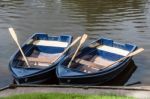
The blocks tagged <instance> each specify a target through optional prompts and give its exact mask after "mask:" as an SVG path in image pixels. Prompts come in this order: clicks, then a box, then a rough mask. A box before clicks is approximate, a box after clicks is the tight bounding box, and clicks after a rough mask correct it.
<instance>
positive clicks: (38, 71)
mask: <svg viewBox="0 0 150 99" xmlns="http://www.w3.org/2000/svg"><path fill="white" fill-rule="evenodd" d="M71 41H72V36H70V35H61V36H49V35H47V34H45V33H35V34H34V35H32V36H31V37H30V38H29V39H28V40H27V41H26V42H25V43H24V44H23V45H22V50H23V52H24V53H25V56H26V57H27V60H28V62H29V66H27V64H26V62H25V60H24V58H23V57H22V55H21V53H20V51H19V50H17V51H16V52H15V53H14V55H12V57H11V59H10V62H9V69H10V71H11V73H12V75H13V77H14V79H15V83H17V84H28V83H30V84H37V83H43V82H46V81H53V79H56V74H55V69H56V66H57V64H58V63H59V62H60V60H63V59H64V57H65V56H67V55H68V51H67V52H65V53H63V51H64V50H65V49H66V48H67V47H68V46H69V45H70V43H71ZM62 53H63V54H62Z"/></svg>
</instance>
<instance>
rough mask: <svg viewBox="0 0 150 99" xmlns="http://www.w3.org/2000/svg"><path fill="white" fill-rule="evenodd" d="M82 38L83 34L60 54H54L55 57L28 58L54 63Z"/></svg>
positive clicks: (29, 58)
mask: <svg viewBox="0 0 150 99" xmlns="http://www.w3.org/2000/svg"><path fill="white" fill-rule="evenodd" d="M80 39H81V36H79V37H77V38H76V39H75V40H74V41H73V42H72V43H71V44H70V45H69V46H68V47H67V48H66V49H65V50H64V51H63V52H62V53H61V54H60V55H58V56H54V57H53V58H48V57H38V58H36V57H27V59H28V60H29V61H31V62H42V63H49V64H52V63H53V62H55V61H56V60H57V59H59V58H60V57H61V56H62V55H63V54H65V53H66V52H67V51H68V50H69V49H70V48H71V47H72V46H73V45H74V44H76V43H77V42H78V41H79V40H80ZM19 59H20V60H24V59H23V58H19Z"/></svg>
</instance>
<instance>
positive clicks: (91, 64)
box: [76, 48, 144, 70]
mask: <svg viewBox="0 0 150 99" xmlns="http://www.w3.org/2000/svg"><path fill="white" fill-rule="evenodd" d="M142 51H144V48H139V49H137V50H135V51H134V52H131V53H130V54H128V55H127V56H125V57H123V58H121V59H119V60H117V61H115V62H113V63H112V64H110V65H108V66H102V65H99V64H96V63H93V62H90V61H87V60H83V59H77V60H76V62H78V63H80V64H83V65H87V66H89V67H91V68H93V69H96V70H99V69H102V68H105V67H109V66H112V65H114V64H116V63H118V62H121V61H123V60H124V59H126V58H128V57H132V56H134V55H137V54H139V53H140V52H142Z"/></svg>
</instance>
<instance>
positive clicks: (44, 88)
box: [0, 85, 150, 99]
mask: <svg viewBox="0 0 150 99" xmlns="http://www.w3.org/2000/svg"><path fill="white" fill-rule="evenodd" d="M36 92H42V93H53V92H58V93H78V94H96V95H106V94H108V95H111V94H115V95H121V96H131V97H135V98H139V99H148V98H150V86H135V87H131V86H71V85H59V86H58V85H40V86H39V85H11V86H6V87H5V88H3V89H1V90H0V97H5V96H10V95H17V94H24V93H36Z"/></svg>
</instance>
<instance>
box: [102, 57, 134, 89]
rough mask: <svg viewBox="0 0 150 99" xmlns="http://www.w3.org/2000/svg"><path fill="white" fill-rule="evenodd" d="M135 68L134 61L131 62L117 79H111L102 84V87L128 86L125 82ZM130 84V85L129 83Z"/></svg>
mask: <svg viewBox="0 0 150 99" xmlns="http://www.w3.org/2000/svg"><path fill="white" fill-rule="evenodd" d="M136 68H137V66H136V65H135V63H134V61H133V60H132V61H131V62H130V63H129V64H128V66H127V67H126V69H125V70H124V71H122V72H121V73H120V75H118V76H117V77H115V78H114V79H112V80H111V81H109V82H107V83H105V84H103V85H111V86H112V85H113V86H121V85H124V84H126V85H128V84H127V81H128V80H129V78H130V77H131V76H132V74H133V73H134V72H135V70H136ZM129 84H130V83H129Z"/></svg>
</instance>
